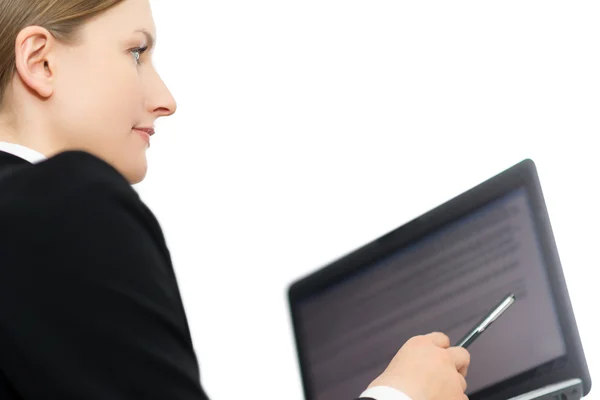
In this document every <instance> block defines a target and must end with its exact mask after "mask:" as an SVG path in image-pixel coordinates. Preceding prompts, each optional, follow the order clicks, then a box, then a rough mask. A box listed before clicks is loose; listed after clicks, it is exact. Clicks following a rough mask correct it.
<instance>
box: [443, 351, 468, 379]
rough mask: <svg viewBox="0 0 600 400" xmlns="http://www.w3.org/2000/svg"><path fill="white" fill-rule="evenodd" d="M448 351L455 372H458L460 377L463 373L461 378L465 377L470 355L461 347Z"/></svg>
mask: <svg viewBox="0 0 600 400" xmlns="http://www.w3.org/2000/svg"><path fill="white" fill-rule="evenodd" d="M448 351H449V352H450V355H451V357H452V360H454V366H455V367H456V370H457V371H459V372H460V373H461V375H462V374H463V373H465V375H463V376H466V371H467V369H468V368H469V364H470V363H471V354H470V353H469V352H468V351H467V349H465V348H462V347H450V348H449V349H448Z"/></svg>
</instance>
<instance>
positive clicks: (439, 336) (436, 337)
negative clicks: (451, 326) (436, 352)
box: [426, 332, 450, 349]
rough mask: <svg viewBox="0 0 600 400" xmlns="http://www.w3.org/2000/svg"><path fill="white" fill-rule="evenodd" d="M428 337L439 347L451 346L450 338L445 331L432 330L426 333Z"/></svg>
mask: <svg viewBox="0 0 600 400" xmlns="http://www.w3.org/2000/svg"><path fill="white" fill-rule="evenodd" d="M426 337H427V338H429V339H430V340H431V341H432V342H433V344H435V345H436V346H438V347H441V348H443V349H447V348H448V347H450V338H449V337H448V335H446V334H444V333H441V332H432V333H430V334H428V335H426Z"/></svg>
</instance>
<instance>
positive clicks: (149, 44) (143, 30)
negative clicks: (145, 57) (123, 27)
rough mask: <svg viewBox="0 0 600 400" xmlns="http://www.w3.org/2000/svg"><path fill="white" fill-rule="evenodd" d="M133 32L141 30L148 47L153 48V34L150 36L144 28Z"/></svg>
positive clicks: (154, 41)
mask: <svg viewBox="0 0 600 400" xmlns="http://www.w3.org/2000/svg"><path fill="white" fill-rule="evenodd" d="M133 32H134V33H135V32H141V33H143V34H144V36H146V41H147V42H148V48H149V49H153V48H154V45H155V44H156V38H155V37H154V36H152V34H151V33H150V32H148V31H147V30H146V29H143V28H142V29H136V30H135V31H133Z"/></svg>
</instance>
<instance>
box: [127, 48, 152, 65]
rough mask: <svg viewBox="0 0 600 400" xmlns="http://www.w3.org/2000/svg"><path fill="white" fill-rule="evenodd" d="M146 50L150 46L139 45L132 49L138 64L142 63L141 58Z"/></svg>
mask: <svg viewBox="0 0 600 400" xmlns="http://www.w3.org/2000/svg"><path fill="white" fill-rule="evenodd" d="M146 50H148V46H144V47H138V48H135V49H132V50H131V53H132V54H134V58H135V62H136V63H137V64H138V65H139V64H140V58H141V57H142V54H144V52H145V51H146Z"/></svg>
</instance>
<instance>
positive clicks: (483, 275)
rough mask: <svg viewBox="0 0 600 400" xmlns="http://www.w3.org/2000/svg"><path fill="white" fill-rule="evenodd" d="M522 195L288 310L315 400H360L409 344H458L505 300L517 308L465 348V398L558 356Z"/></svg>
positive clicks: (558, 339) (560, 349)
mask: <svg viewBox="0 0 600 400" xmlns="http://www.w3.org/2000/svg"><path fill="white" fill-rule="evenodd" d="M529 204H530V203H529V201H528V198H527V192H526V190H525V189H518V190H516V191H514V192H512V193H510V194H508V195H506V196H504V197H502V198H500V199H498V200H495V201H494V202H492V203H489V204H487V205H486V206H485V207H483V208H480V209H478V210H476V211H474V212H473V213H471V214H469V215H466V216H464V217H463V218H462V219H459V220H457V221H454V222H453V223H451V224H449V225H446V226H445V227H444V228H442V229H440V230H438V231H436V232H432V233H430V234H429V235H428V236H426V237H424V238H422V239H421V240H419V241H418V242H415V243H413V244H411V245H410V246H407V247H404V248H401V249H398V250H397V251H396V252H395V253H393V254H391V255H389V256H387V257H386V258H384V259H380V260H379V261H377V262H376V263H374V264H372V265H369V266H365V268H363V269H361V271H360V272H359V273H357V274H355V275H353V276H351V277H348V278H346V279H344V280H343V281H341V282H337V283H336V284H334V285H330V286H329V287H327V288H326V289H324V290H321V291H320V292H318V293H315V294H313V295H311V296H309V297H307V298H304V299H303V300H301V301H300V302H299V303H298V304H297V316H298V318H297V321H298V328H299V329H298V334H299V336H300V338H299V339H300V340H301V342H302V352H303V354H302V359H303V362H304V368H305V371H306V373H307V377H308V380H309V382H310V385H309V386H310V388H311V392H312V393H311V394H312V398H314V399H315V400H330V399H350V398H354V397H356V396H357V395H358V394H360V393H361V392H362V391H363V390H364V389H365V388H366V387H367V386H368V385H369V383H370V382H371V381H372V380H373V379H375V378H376V377H377V376H378V375H379V374H380V373H381V372H382V371H383V370H384V369H385V367H386V366H387V365H388V363H389V362H390V360H391V359H392V358H393V356H394V355H395V354H396V352H397V351H398V349H399V348H400V346H402V344H403V343H404V342H405V341H406V340H408V339H409V338H410V337H412V336H415V335H420V334H426V333H429V332H433V331H441V332H444V333H446V334H447V335H448V336H449V337H450V339H451V342H452V343H455V342H456V341H457V340H458V339H460V338H461V337H462V336H463V335H464V334H465V333H467V331H469V330H470V329H472V328H473V327H474V325H475V324H476V323H477V322H478V321H479V320H480V319H481V317H483V316H484V315H485V314H486V313H487V312H488V311H489V310H490V309H491V308H492V307H493V306H494V305H496V304H497V303H498V301H500V300H501V299H502V298H503V297H504V296H505V295H506V294H508V293H509V292H512V293H514V294H515V295H516V298H517V301H516V302H515V304H513V306H512V307H511V308H510V309H509V310H508V311H507V312H506V313H505V314H504V315H503V316H502V317H501V318H499V319H498V320H497V321H496V322H495V323H494V324H493V325H492V326H491V327H490V328H489V329H488V330H487V331H486V332H485V333H484V334H483V335H481V336H480V337H479V338H478V339H477V340H476V341H475V342H474V343H473V344H472V345H471V346H470V347H469V351H470V353H471V368H470V369H469V376H468V380H467V381H468V385H469V387H468V390H467V394H472V393H474V392H477V391H478V390H480V389H483V388H486V387H489V386H491V385H493V384H496V383H498V382H501V381H504V380H506V379H508V378H511V377H513V376H516V375H519V374H521V373H523V372H525V371H527V370H530V369H532V368H535V367H537V366H539V365H541V364H544V363H546V362H548V361H552V360H554V359H556V358H558V357H560V356H563V355H565V354H566V347H565V342H564V339H563V336H562V333H561V329H560V325H559V321H558V317H557V315H556V310H555V307H554V303H553V301H552V296H551V293H550V286H549V280H548V277H547V272H546V269H545V267H544V264H543V259H542V253H541V250H540V247H539V245H538V240H537V237H536V231H535V227H534V223H533V218H532V214H531V209H530V205H529Z"/></svg>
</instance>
